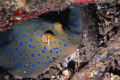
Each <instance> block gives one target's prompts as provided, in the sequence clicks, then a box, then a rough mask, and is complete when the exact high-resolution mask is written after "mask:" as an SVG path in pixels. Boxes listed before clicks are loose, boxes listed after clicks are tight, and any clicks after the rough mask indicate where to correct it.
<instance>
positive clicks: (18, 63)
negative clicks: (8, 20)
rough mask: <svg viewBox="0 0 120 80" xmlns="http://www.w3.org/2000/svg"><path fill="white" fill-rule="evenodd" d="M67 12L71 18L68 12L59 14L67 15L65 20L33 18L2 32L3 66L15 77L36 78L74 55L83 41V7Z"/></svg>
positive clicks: (0, 45)
mask: <svg viewBox="0 0 120 80" xmlns="http://www.w3.org/2000/svg"><path fill="white" fill-rule="evenodd" d="M67 10H69V15H68V14H67V15H66V13H67V12H68V11H67V12H64V11H65V10H64V11H62V12H64V13H62V12H60V13H59V14H58V15H61V14H63V16H61V17H60V19H62V20H63V21H60V19H58V21H57V20H52V19H51V20H50V19H48V20H47V18H43V17H39V18H30V19H27V21H26V20H24V21H22V22H20V23H18V24H16V25H14V26H13V27H12V29H11V30H9V31H6V32H4V33H1V34H0V64H1V66H2V67H3V68H4V69H6V70H7V71H8V72H10V73H11V74H13V75H15V76H19V77H32V76H35V75H38V74H40V73H42V72H44V71H45V70H46V69H47V68H49V67H50V66H51V65H52V60H53V59H54V58H58V59H59V60H60V61H62V60H63V58H65V57H67V56H69V55H70V54H72V53H73V52H74V51H75V50H76V48H77V46H78V45H79V43H80V41H81V39H82V25H81V17H80V15H81V12H80V9H79V8H70V9H67ZM65 15H66V16H67V17H68V19H67V22H64V19H65V17H66V16H65ZM46 16H47V14H46ZM54 18H55V19H56V18H58V17H57V16H55V17H54ZM64 23H66V24H67V25H64Z"/></svg>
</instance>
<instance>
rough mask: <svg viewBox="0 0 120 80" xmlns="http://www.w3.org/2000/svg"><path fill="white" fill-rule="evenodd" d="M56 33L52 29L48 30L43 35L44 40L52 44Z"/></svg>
mask: <svg viewBox="0 0 120 80" xmlns="http://www.w3.org/2000/svg"><path fill="white" fill-rule="evenodd" d="M53 36H54V33H53V32H52V31H51V30H47V31H46V33H44V34H43V35H42V42H43V43H46V44H50V43H52V42H53V39H52V38H53Z"/></svg>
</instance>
